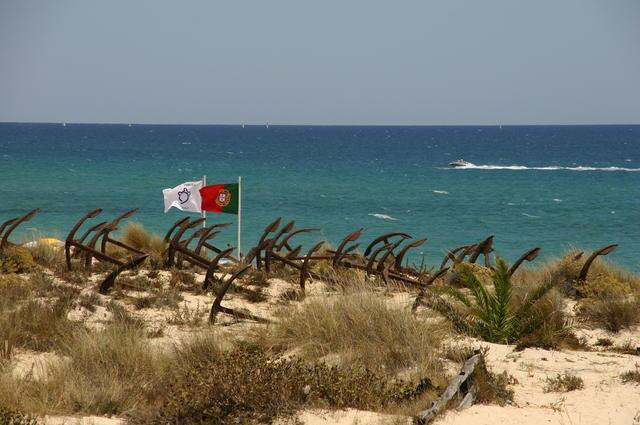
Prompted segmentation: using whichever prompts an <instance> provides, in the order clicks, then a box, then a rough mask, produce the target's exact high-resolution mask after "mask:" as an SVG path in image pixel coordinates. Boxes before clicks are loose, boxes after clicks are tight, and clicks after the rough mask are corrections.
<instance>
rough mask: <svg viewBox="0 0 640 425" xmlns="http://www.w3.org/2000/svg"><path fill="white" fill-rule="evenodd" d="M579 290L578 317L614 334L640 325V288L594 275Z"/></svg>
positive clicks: (609, 277)
mask: <svg viewBox="0 0 640 425" xmlns="http://www.w3.org/2000/svg"><path fill="white" fill-rule="evenodd" d="M580 290H581V292H582V294H583V296H584V298H582V299H580V301H579V304H578V306H579V314H580V315H581V316H582V317H584V318H586V319H587V320H589V321H590V322H591V323H593V324H595V325H597V326H599V327H601V328H604V329H606V330H608V331H611V332H619V331H620V330H622V329H624V328H627V329H628V328H631V327H633V326H634V325H637V324H638V323H640V284H639V283H638V282H635V281H622V280H618V279H617V278H615V277H614V276H613V275H611V274H602V275H595V276H594V277H593V278H592V279H589V280H588V281H587V282H585V283H584V284H583V285H582V286H581V287H580Z"/></svg>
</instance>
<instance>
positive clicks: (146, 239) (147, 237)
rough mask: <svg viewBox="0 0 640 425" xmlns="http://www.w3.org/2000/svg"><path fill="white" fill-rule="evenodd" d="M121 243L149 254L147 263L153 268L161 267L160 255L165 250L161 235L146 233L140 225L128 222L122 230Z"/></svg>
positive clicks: (165, 244) (165, 245)
mask: <svg viewBox="0 0 640 425" xmlns="http://www.w3.org/2000/svg"><path fill="white" fill-rule="evenodd" d="M122 241H123V242H124V243H125V244H127V245H129V246H132V247H134V248H136V249H139V250H140V251H143V252H146V253H148V254H151V255H150V256H149V260H148V261H149V264H150V265H151V266H152V267H153V268H159V267H161V266H162V253H163V252H164V250H165V249H167V243H166V242H165V241H164V238H163V237H162V236H161V235H157V234H155V233H149V232H147V230H145V228H144V226H143V225H142V224H140V223H135V222H129V223H127V225H126V226H125V227H124V229H122Z"/></svg>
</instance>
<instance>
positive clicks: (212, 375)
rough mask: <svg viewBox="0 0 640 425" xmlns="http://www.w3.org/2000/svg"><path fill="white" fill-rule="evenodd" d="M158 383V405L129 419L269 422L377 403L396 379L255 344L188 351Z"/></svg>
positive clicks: (395, 389)
mask: <svg viewBox="0 0 640 425" xmlns="http://www.w3.org/2000/svg"><path fill="white" fill-rule="evenodd" d="M165 379H166V380H162V381H161V382H159V383H158V385H160V386H161V387H160V388H161V389H160V390H159V391H157V392H156V393H155V394H156V396H157V400H155V403H154V405H156V406H158V407H157V409H139V410H138V411H136V412H134V413H133V415H132V418H131V422H132V423H150V424H154V423H156V424H165V423H180V424H202V423H217V424H238V423H271V422H272V421H273V420H274V419H275V418H277V417H283V416H288V415H291V414H292V413H294V412H295V411H296V410H298V409H300V408H302V407H303V406H310V407H330V408H334V409H335V408H347V407H353V408H359V409H379V408H380V407H381V406H385V405H388V404H390V403H393V402H395V401H397V400H398V398H399V397H400V394H402V387H401V384H400V383H395V384H390V383H388V382H387V381H386V380H385V379H383V377H381V376H379V375H377V374H375V373H372V372H371V371H368V370H364V369H358V368H353V369H352V368H344V369H342V368H339V367H329V366H326V365H324V364H322V363H320V364H306V363H304V362H303V361H301V360H299V359H280V360H278V359H274V358H272V357H270V356H268V355H266V354H265V353H264V352H261V351H259V350H255V349H246V348H241V349H236V350H234V351H232V352H227V353H220V352H217V353H214V355H212V356H207V357H202V356H200V357H191V358H190V359H189V361H188V362H186V363H185V365H184V366H183V367H180V368H179V370H178V371H177V372H175V373H173V374H170V375H168V376H167V377H166V378H165Z"/></svg>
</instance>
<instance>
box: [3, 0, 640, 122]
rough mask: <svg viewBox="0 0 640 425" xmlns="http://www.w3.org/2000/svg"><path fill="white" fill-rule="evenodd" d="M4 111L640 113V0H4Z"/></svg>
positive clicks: (285, 118)
mask: <svg viewBox="0 0 640 425" xmlns="http://www.w3.org/2000/svg"><path fill="white" fill-rule="evenodd" d="M0 121H47V122H125V123H128V122H133V123H138V122H147V123H211V124H223V123H241V122H246V123H265V122H267V121H268V122H271V123H274V124H495V123H502V124H509V123H514V124H516V123H517V124H544V123H567V124H569V123H640V1H639V0H601V1H596V0H533V1H520V0H500V1H497V0H480V1H478V0H467V1H457V0H443V1H427V0H420V1H389V0H387V1H375V0H341V1H334V0H315V1H307V0H291V1H283V0H269V1H264V0H262V1H261V0H255V1H244V0H229V1H224V2H223V1H216V0H206V1H176V0H171V1H162V0H148V1H140V0H108V1H107V0H104V1H94V0H77V1H67V0H55V1H53V0H40V1H36V0H0Z"/></svg>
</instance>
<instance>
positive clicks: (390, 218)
mask: <svg viewBox="0 0 640 425" xmlns="http://www.w3.org/2000/svg"><path fill="white" fill-rule="evenodd" d="M367 215H370V216H371V217H375V218H379V219H381V220H392V221H398V219H397V218H393V217H391V216H390V215H386V214H377V213H372V214H367Z"/></svg>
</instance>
